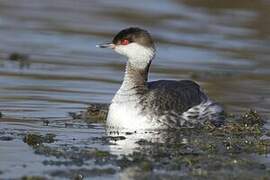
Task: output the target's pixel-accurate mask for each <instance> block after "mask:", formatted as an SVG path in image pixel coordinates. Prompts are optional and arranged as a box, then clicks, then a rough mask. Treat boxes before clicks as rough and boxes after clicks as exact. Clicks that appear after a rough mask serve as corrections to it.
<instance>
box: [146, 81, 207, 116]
mask: <svg viewBox="0 0 270 180" xmlns="http://www.w3.org/2000/svg"><path fill="white" fill-rule="evenodd" d="M147 87H148V93H147V94H146V95H145V96H146V97H147V102H145V103H147V104H148V106H152V107H153V109H155V108H156V109H157V111H158V112H160V113H161V112H166V111H174V112H177V113H179V114H181V113H183V112H185V111H187V110H188V109H190V108H191V107H193V106H196V105H199V104H200V103H201V102H203V101H205V100H207V96H206V95H205V94H204V93H203V92H202V91H201V90H200V86H199V85H198V84H196V83H195V82H193V81H190V80H182V81H170V80H159V81H153V82H148V83H147Z"/></svg>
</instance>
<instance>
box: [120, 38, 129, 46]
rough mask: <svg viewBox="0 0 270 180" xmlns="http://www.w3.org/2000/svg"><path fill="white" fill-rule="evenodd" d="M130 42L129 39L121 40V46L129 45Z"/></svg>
mask: <svg viewBox="0 0 270 180" xmlns="http://www.w3.org/2000/svg"><path fill="white" fill-rule="evenodd" d="M128 43H129V41H128V40H127V39H122V40H121V45H127V44H128Z"/></svg>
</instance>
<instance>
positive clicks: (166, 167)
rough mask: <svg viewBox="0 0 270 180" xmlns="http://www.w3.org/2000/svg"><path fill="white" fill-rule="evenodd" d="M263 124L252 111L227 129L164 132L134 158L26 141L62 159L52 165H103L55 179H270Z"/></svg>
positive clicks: (269, 147)
mask: <svg viewBox="0 0 270 180" xmlns="http://www.w3.org/2000/svg"><path fill="white" fill-rule="evenodd" d="M75 121H76V120H75ZM88 123H89V121H88ZM263 124H264V120H263V118H262V117H261V116H260V115H259V114H258V113H257V112H256V111H253V110H250V111H248V112H247V113H245V114H244V115H242V116H240V117H236V116H232V115H231V116H228V117H227V122H226V124H225V125H224V126H222V127H215V126H213V125H212V124H211V123H206V124H205V125H204V126H198V127H193V128H181V129H174V130H173V129H170V130H168V131H162V132H159V133H158V134H159V138H156V139H155V138H153V139H150V140H149V139H138V140H137V141H136V144H137V145H138V147H137V148H136V149H134V151H133V152H132V153H130V154H120V155H115V154H112V153H111V152H109V151H103V150H99V149H97V148H94V147H83V146H82V147H74V146H72V145H69V146H51V145H50V144H44V142H53V141H52V140H48V139H51V138H52V139H54V138H55V137H54V136H53V135H44V136H41V135H36V134H27V135H26V136H25V138H24V141H25V142H26V143H27V144H29V145H30V146H32V147H33V148H34V151H35V153H36V154H39V155H43V156H47V157H56V158H57V159H56V160H55V159H51V160H45V161H43V164H44V165H46V166H66V167H71V166H72V167H73V166H74V165H75V166H78V167H82V166H84V165H89V164H92V163H94V164H95V165H96V166H98V167H93V165H92V166H91V168H90V167H89V168H78V169H71V170H55V171H51V172H48V173H49V174H50V176H52V177H67V178H78V179H80V178H83V177H92V176H107V175H114V174H117V173H119V174H120V175H121V176H125V177H128V178H129V179H149V178H153V179H175V178H184V179H185V178H188V179H216V178H217V177H222V179H225V180H226V179H231V178H232V177H233V178H235V179H254V178H256V179H258V178H260V179H265V178H267V177H269V176H270V167H269V165H268V164H267V163H265V162H264V161H260V159H261V158H263V157H264V156H265V155H268V154H269V153H270V139H269V138H264V137H267V136H268V135H267V134H269V130H268V129H266V128H265V127H264V126H263ZM132 135H133V133H131V134H129V133H128V134H124V135H116V136H112V135H111V134H110V135H107V136H102V137H95V138H92V139H91V140H90V141H91V142H92V143H97V144H107V145H108V146H110V145H116V146H117V143H118V142H123V141H126V140H128V139H129V136H132ZM56 138H57V137H56ZM38 144H39V145H38ZM261 155H264V156H261ZM266 162H267V161H266ZM108 166H109V167H108Z"/></svg>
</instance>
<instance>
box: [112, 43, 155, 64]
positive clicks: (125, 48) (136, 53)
mask: <svg viewBox="0 0 270 180" xmlns="http://www.w3.org/2000/svg"><path fill="white" fill-rule="evenodd" d="M115 51H116V52H118V53H119V54H122V55H124V56H126V57H127V58H128V62H129V63H130V64H131V65H132V66H133V67H134V68H137V69H144V68H146V67H147V66H148V64H149V63H150V61H151V60H152V59H153V58H154V56H155V49H154V48H152V47H145V46H142V45H140V44H138V43H130V44H128V45H118V46H117V47H116V48H115Z"/></svg>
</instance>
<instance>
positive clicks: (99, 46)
mask: <svg viewBox="0 0 270 180" xmlns="http://www.w3.org/2000/svg"><path fill="white" fill-rule="evenodd" d="M96 47H98V48H112V49H113V48H114V47H115V45H114V44H113V43H103V44H97V45H96Z"/></svg>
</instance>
